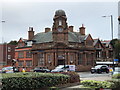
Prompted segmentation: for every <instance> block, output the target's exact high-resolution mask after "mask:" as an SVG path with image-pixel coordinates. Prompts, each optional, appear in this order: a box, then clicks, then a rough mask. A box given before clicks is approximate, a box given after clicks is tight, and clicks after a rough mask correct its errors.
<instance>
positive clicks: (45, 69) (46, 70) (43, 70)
mask: <svg viewBox="0 0 120 90" xmlns="http://www.w3.org/2000/svg"><path fill="white" fill-rule="evenodd" d="M34 72H50V70H49V69H47V68H45V67H35V68H34Z"/></svg>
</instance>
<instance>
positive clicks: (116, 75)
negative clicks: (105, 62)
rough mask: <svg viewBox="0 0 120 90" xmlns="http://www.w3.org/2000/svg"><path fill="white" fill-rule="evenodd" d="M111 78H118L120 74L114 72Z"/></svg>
mask: <svg viewBox="0 0 120 90" xmlns="http://www.w3.org/2000/svg"><path fill="white" fill-rule="evenodd" d="M112 78H113V79H120V74H115V75H113V76H112Z"/></svg>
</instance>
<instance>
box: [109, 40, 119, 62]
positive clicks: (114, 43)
mask: <svg viewBox="0 0 120 90" xmlns="http://www.w3.org/2000/svg"><path fill="white" fill-rule="evenodd" d="M110 43H111V45H112V47H113V51H114V58H116V59H119V61H120V40H118V39H113V40H111V42H110Z"/></svg>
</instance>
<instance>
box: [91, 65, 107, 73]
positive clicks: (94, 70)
mask: <svg viewBox="0 0 120 90" xmlns="http://www.w3.org/2000/svg"><path fill="white" fill-rule="evenodd" d="M102 72H106V73H109V68H108V66H107V65H97V66H95V67H94V68H91V73H102Z"/></svg>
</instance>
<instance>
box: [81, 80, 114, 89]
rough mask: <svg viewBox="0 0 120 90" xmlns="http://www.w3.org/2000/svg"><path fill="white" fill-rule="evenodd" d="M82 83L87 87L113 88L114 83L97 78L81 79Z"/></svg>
mask: <svg viewBox="0 0 120 90" xmlns="http://www.w3.org/2000/svg"><path fill="white" fill-rule="evenodd" d="M81 84H82V85H83V86H85V87H91V88H112V87H113V86H114V83H112V82H107V81H95V80H84V81H81Z"/></svg>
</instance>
